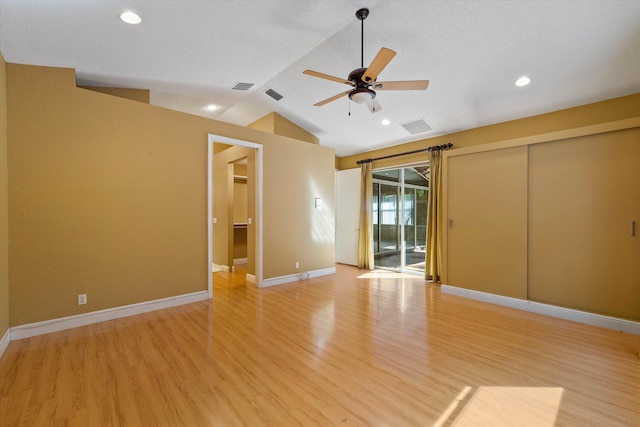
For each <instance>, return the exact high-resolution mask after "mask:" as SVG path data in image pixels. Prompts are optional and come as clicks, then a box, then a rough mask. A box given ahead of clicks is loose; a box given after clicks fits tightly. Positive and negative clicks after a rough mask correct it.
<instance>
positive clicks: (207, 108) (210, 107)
mask: <svg viewBox="0 0 640 427" xmlns="http://www.w3.org/2000/svg"><path fill="white" fill-rule="evenodd" d="M204 108H205V110H207V111H216V110H217V109H218V108H220V107H218V106H217V105H216V104H209V105H207V106H206V107H204Z"/></svg>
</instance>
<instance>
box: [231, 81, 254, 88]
mask: <svg viewBox="0 0 640 427" xmlns="http://www.w3.org/2000/svg"><path fill="white" fill-rule="evenodd" d="M251 86H253V83H242V82H238V83H236V84H235V85H233V87H232V88H231V89H233V90H248V89H250V88H251Z"/></svg>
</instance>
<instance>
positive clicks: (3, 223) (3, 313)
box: [0, 54, 9, 339]
mask: <svg viewBox="0 0 640 427" xmlns="http://www.w3.org/2000/svg"><path fill="white" fill-rule="evenodd" d="M6 71H7V69H6V63H5V61H4V58H3V57H2V55H1V54H0V339H1V338H2V337H3V336H4V335H5V334H6V333H7V330H8V329H9V266H8V264H9V220H8V209H7V194H8V183H7V91H6V88H7V72H6Z"/></svg>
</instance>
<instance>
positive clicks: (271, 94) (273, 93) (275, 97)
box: [264, 89, 282, 101]
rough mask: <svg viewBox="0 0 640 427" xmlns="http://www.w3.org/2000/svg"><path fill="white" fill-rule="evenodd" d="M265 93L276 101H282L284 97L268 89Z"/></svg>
mask: <svg viewBox="0 0 640 427" xmlns="http://www.w3.org/2000/svg"><path fill="white" fill-rule="evenodd" d="M264 93H266V94H267V95H269V96H270V97H272V98H273V99H275V100H276V101H280V100H281V99H282V95H280V94H279V93H278V92H276V91H275V90H273V89H267V90H265V91H264Z"/></svg>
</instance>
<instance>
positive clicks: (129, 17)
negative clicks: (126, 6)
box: [120, 10, 142, 25]
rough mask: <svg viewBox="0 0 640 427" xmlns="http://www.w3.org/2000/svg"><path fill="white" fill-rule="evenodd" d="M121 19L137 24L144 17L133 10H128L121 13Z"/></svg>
mask: <svg viewBox="0 0 640 427" xmlns="http://www.w3.org/2000/svg"><path fill="white" fill-rule="evenodd" d="M120 19H121V20H122V22H126V23H127V24H131V25H135V24H139V23H141V22H142V18H140V15H138V14H137V13H135V12H131V11H130V10H128V11H126V12H122V13H121V14H120Z"/></svg>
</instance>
